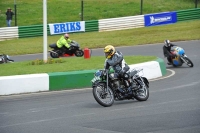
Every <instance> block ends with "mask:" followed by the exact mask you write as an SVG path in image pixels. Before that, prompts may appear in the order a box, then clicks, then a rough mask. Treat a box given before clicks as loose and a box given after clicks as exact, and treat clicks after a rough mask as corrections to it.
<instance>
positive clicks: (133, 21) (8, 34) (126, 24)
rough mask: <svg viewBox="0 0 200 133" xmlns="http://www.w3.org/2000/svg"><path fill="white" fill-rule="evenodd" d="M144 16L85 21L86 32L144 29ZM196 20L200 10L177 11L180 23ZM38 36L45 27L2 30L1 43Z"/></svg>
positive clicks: (199, 16) (0, 34)
mask: <svg viewBox="0 0 200 133" xmlns="http://www.w3.org/2000/svg"><path fill="white" fill-rule="evenodd" d="M142 16H143V15H138V16H130V17H120V18H110V19H100V20H91V21H85V32H92V31H99V32H102V31H113V30H122V29H131V28H139V27H144V18H143V17H142ZM194 19H200V8H194V9H188V10H180V11H177V21H178V22H179V21H186V20H194ZM17 28H18V29H17ZM47 33H48V35H50V31H49V25H48V26H47ZM36 36H43V25H31V26H19V27H5V28H0V41H2V40H7V39H13V38H18V37H19V38H25V37H36Z"/></svg>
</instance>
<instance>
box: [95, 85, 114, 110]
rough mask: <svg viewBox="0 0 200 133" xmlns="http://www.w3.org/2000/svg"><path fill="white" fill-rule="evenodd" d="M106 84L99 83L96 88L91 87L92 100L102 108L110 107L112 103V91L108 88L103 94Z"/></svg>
mask: <svg viewBox="0 0 200 133" xmlns="http://www.w3.org/2000/svg"><path fill="white" fill-rule="evenodd" d="M105 88H106V84H105V83H99V84H98V85H97V86H95V87H93V96H94V99H95V100H96V101H97V102H98V103H99V104H100V105H101V106H104V107H110V106H112V105H113V103H114V95H113V91H112V90H111V89H110V88H109V87H108V92H107V93H106V92H105Z"/></svg>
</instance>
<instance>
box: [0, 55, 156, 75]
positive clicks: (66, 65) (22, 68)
mask: <svg viewBox="0 0 200 133" xmlns="http://www.w3.org/2000/svg"><path fill="white" fill-rule="evenodd" d="M124 59H125V60H126V62H127V63H128V64H137V63H142V62H147V61H152V60H156V59H157V57H155V56H124ZM55 60H60V59H55ZM61 60H62V62H63V63H53V64H42V65H31V62H32V61H24V62H14V63H7V64H1V66H0V67H1V70H3V71H0V76H10V75H24V74H36V73H48V72H66V71H79V70H96V69H103V67H104V61H105V57H103V56H95V57H91V58H89V59H84V58H82V57H80V58H79V57H72V58H71V57H70V58H61Z"/></svg>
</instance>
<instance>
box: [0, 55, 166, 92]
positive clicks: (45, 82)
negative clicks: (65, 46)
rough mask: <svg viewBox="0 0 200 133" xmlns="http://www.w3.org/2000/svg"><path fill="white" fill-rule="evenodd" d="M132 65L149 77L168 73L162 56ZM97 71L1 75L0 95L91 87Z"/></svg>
mask: <svg viewBox="0 0 200 133" xmlns="http://www.w3.org/2000/svg"><path fill="white" fill-rule="evenodd" d="M130 67H131V68H135V69H137V68H142V69H143V74H144V75H143V76H145V77H146V78H147V79H153V78H158V77H161V76H164V75H165V74H166V66H165V64H164V61H163V60H162V59H160V58H158V59H157V60H156V61H150V62H144V63H139V64H133V65H130ZM95 71H96V70H84V71H73V72H57V73H48V74H45V73H43V74H30V75H14V76H2V77H0V95H10V94H20V93H30V92H39V91H58V90H67V89H81V88H88V87H89V88H91V79H92V78H93V77H94V72H95Z"/></svg>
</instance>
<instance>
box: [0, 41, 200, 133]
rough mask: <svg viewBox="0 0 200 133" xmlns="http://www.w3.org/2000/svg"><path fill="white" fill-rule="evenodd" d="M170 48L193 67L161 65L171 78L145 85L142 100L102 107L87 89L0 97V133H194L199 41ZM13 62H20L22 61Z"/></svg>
mask: <svg viewBox="0 0 200 133" xmlns="http://www.w3.org/2000/svg"><path fill="white" fill-rule="evenodd" d="M175 44H177V45H179V46H181V47H183V48H184V49H185V51H186V54H187V56H188V57H189V58H190V59H191V60H192V61H193V63H194V67H193V68H189V67H188V66H186V65H185V64H184V66H182V67H179V68H174V67H171V66H167V69H169V70H170V71H168V76H169V75H171V74H172V73H171V72H175V74H174V75H172V76H169V77H168V78H164V79H160V80H155V81H150V97H149V99H148V100H147V101H145V102H138V101H136V100H129V101H128V100H126V101H118V102H115V103H114V104H113V106H111V107H108V108H105V107H102V106H100V105H99V104H98V103H97V102H96V101H95V100H94V98H93V96H92V90H91V88H88V89H82V90H71V91H58V92H43V93H33V94H23V95H13V96H0V133H56V132H58V133H147V132H148V133H150V132H152V133H199V132H200V102H199V100H200V96H199V95H200V78H199V75H200V70H199V68H200V59H199V57H198V56H199V55H200V54H199V49H200V41H199V40H198V41H188V42H177V43H175ZM162 46H163V45H161V44H152V45H142V46H134V47H122V48H117V50H120V51H122V52H123V54H124V55H155V56H158V57H160V58H163V55H162ZM92 51H93V52H92V55H93V56H96V55H103V52H102V49H98V50H92ZM35 56H38V57H37V58H39V57H41V58H42V55H35ZM13 58H15V60H17V61H20V60H25V59H23V58H25V56H16V57H13ZM31 58H35V57H32V56H26V60H28V59H31ZM165 61H166V59H165Z"/></svg>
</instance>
